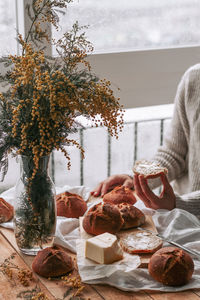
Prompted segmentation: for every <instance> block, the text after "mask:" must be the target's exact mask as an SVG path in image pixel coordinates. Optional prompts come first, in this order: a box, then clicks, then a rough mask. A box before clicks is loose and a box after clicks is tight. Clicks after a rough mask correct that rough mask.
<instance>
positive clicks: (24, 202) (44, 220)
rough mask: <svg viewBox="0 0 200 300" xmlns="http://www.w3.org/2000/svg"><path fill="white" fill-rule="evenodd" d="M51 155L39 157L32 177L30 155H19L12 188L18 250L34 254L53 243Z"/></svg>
mask: <svg viewBox="0 0 200 300" xmlns="http://www.w3.org/2000/svg"><path fill="white" fill-rule="evenodd" d="M49 158H50V156H43V157H41V158H40V159H39V165H38V169H37V171H36V174H35V176H34V178H33V179H31V177H32V174H33V170H34V166H35V165H34V161H33V157H29V156H25V155H21V156H19V160H20V179H19V180H18V182H17V184H16V188H15V195H16V198H15V204H14V209H15V214H14V233H15V238H16V242H17V245H18V247H19V249H20V250H21V251H22V252H23V253H25V254H28V255H36V254H37V252H38V251H39V250H41V249H43V248H46V247H49V246H52V244H53V239H54V236H55V230H56V203H55V195H56V193H55V187H54V184H53V181H52V180H51V178H50V177H49V173H48V165H49Z"/></svg>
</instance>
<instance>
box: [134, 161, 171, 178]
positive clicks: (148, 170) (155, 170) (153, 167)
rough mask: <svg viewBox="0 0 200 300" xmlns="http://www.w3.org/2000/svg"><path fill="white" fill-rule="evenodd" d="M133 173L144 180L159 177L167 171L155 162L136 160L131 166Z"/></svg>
mask: <svg viewBox="0 0 200 300" xmlns="http://www.w3.org/2000/svg"><path fill="white" fill-rule="evenodd" d="M133 172H134V174H137V175H143V176H144V177H146V178H154V177H159V176H160V175H161V174H162V173H164V174H167V173H168V170H167V168H164V167H162V166H161V165H160V164H159V163H157V162H153V161H147V160H138V161H136V163H135V165H134V166H133Z"/></svg>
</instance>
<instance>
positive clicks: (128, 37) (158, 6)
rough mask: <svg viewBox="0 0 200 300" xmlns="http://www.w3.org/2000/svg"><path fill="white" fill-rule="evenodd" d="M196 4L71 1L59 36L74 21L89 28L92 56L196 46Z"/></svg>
mask: <svg viewBox="0 0 200 300" xmlns="http://www.w3.org/2000/svg"><path fill="white" fill-rule="evenodd" d="M199 11H200V1H199V0H176V1H174V0H162V1H160V0H140V1H137V0H131V1H130V0H117V1H116V0H109V1H108V0H101V1H98V0H79V1H77V0H75V1H74V3H70V4H69V6H68V10H67V13H66V14H65V15H64V16H63V17H62V18H61V28H60V32H56V31H53V36H54V37H56V38H57V37H59V36H60V35H61V33H63V32H65V31H67V30H68V29H69V28H70V26H71V25H72V24H73V23H74V22H75V21H76V20H78V21H79V24H80V25H89V29H88V30H87V36H88V39H89V40H90V41H91V42H92V43H93V45H94V48H95V52H96V53H102V52H104V53H105V52H113V51H114V52H116V51H117V52H121V51H130V50H136V49H155V48H156V49H157V48H166V47H177V46H192V45H197V44H199V42H200V30H199V28H200V18H199Z"/></svg>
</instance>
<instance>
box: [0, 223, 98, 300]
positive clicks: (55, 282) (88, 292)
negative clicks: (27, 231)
mask: <svg viewBox="0 0 200 300" xmlns="http://www.w3.org/2000/svg"><path fill="white" fill-rule="evenodd" d="M1 231H2V234H3V235H4V236H5V238H6V239H7V240H8V241H9V243H10V244H11V245H12V246H13V248H14V249H15V251H16V252H17V253H18V254H19V255H20V256H21V258H22V259H23V260H24V262H25V263H26V264H27V265H28V266H29V268H30V269H31V266H32V261H33V259H34V256H29V255H25V254H23V253H21V252H20V251H19V249H18V247H17V244H16V241H15V237H14V233H13V231H12V230H10V229H7V228H1ZM65 250H66V249H65ZM66 251H67V252H68V253H69V255H71V256H72V257H73V259H74V260H75V266H76V255H75V254H74V253H71V252H70V251H68V250H66ZM35 276H36V277H37V278H38V280H39V281H40V282H41V283H42V284H43V285H44V286H45V287H46V288H47V289H48V291H49V292H50V293H51V294H52V295H53V296H54V297H53V299H56V298H60V299H63V297H64V294H65V293H66V292H67V290H69V288H70V286H69V285H66V282H65V281H64V280H61V279H60V278H59V279H52V280H48V279H46V278H43V277H41V276H38V275H37V274H35ZM77 276H78V271H77V267H75V270H74V271H73V272H72V274H71V277H73V278H75V277H76V278H77ZM76 291H77V289H74V290H71V291H70V293H69V297H71V296H72V295H73V294H74V293H75V292H76ZM83 295H84V297H86V299H87V298H88V299H89V298H90V299H94V300H100V299H102V298H101V296H100V295H99V294H98V293H97V292H96V291H95V290H94V289H93V288H92V287H91V286H90V285H87V284H84V290H83V292H82V293H81V294H80V296H83ZM11 299H12V300H13V299H14V298H11ZM65 299H66V300H67V299H68V298H65ZM0 300H1V299H0ZM8 300H10V299H8Z"/></svg>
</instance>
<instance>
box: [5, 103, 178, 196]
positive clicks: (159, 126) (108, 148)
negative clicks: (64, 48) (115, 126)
mask: <svg viewBox="0 0 200 300" xmlns="http://www.w3.org/2000/svg"><path fill="white" fill-rule="evenodd" d="M172 110H173V105H164V106H160V107H148V108H139V109H131V110H127V111H126V113H125V124H124V129H123V131H122V132H121V133H120V134H119V138H118V140H116V139H115V138H113V137H111V136H110V135H109V134H108V131H107V129H105V128H104V127H100V128H93V127H87V128H85V129H80V130H79V131H78V132H77V133H75V136H74V135H73V138H75V139H76V140H77V141H78V142H79V143H80V145H81V146H82V147H83V148H84V150H85V158H84V159H82V158H81V155H80V151H79V150H78V149H76V148H75V147H74V146H71V147H67V151H68V152H69V155H70V157H71V164H72V167H71V170H67V161H66V159H65V157H64V156H63V154H62V153H61V152H60V151H54V152H53V154H52V157H51V166H50V173H51V177H52V179H53V181H54V182H55V185H56V186H63V185H70V186H76V185H85V186H88V187H91V188H92V187H94V186H95V185H96V184H98V182H100V181H101V180H103V179H105V178H106V177H108V176H110V175H112V174H120V173H128V174H130V173H131V169H132V166H133V164H134V162H135V161H136V160H138V159H150V158H151V157H152V156H153V155H154V153H155V152H156V149H157V148H158V147H159V146H160V145H162V143H163V139H164V136H165V134H166V131H167V128H168V126H169V123H170V119H171V116H172ZM18 177H19V164H17V163H16V160H15V159H14V158H10V161H9V170H8V174H7V175H6V178H5V180H4V182H3V183H1V186H0V191H1V190H5V189H7V188H10V187H12V186H14V185H15V183H16V180H17V178H18Z"/></svg>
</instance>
